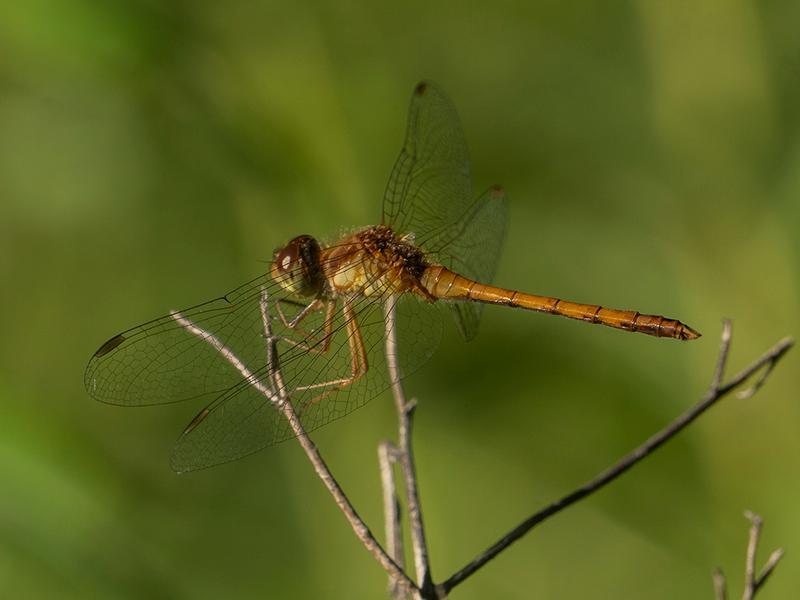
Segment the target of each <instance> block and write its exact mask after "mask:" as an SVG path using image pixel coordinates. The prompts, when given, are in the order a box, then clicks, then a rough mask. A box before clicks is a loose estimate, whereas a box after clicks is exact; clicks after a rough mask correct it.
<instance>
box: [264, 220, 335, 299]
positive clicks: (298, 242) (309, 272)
mask: <svg viewBox="0 0 800 600" xmlns="http://www.w3.org/2000/svg"><path fill="white" fill-rule="evenodd" d="M320 251H321V250H320V246H319V242H317V240H316V239H314V238H313V237H311V236H310V235H300V236H297V237H296V238H294V239H293V240H292V241H290V242H289V243H288V244H286V245H285V246H284V247H283V248H278V249H277V250H275V253H274V254H273V256H272V267H271V269H270V274H271V275H272V279H273V280H275V282H276V283H278V284H279V285H280V286H281V287H282V288H283V289H284V290H286V291H287V292H291V293H292V294H294V295H296V296H301V297H309V296H319V295H320V294H321V293H322V290H323V288H324V284H325V278H324V276H323V274H322V268H321V266H320Z"/></svg>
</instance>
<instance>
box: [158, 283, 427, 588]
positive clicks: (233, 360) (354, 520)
mask: <svg viewBox="0 0 800 600" xmlns="http://www.w3.org/2000/svg"><path fill="white" fill-rule="evenodd" d="M268 309H269V306H268V298H267V291H266V289H263V288H262V290H261V319H262V323H263V326H264V338H265V340H266V342H267V364H268V366H269V369H268V370H269V380H270V385H271V386H272V387H273V388H274V389H270V388H269V387H267V385H266V384H265V383H264V382H262V381H261V380H259V378H258V377H255V376H254V375H253V374H252V373H251V372H250V370H249V369H248V368H247V367H246V366H245V364H244V362H243V361H242V360H240V359H239V358H238V357H237V356H236V354H235V353H234V352H233V351H232V350H230V349H229V348H227V347H226V346H225V345H224V344H223V343H222V342H221V341H220V340H219V339H218V338H217V337H216V336H214V335H213V334H212V333H210V332H207V331H205V330H203V329H201V328H200V327H198V326H197V325H196V324H195V323H193V322H192V321H190V320H189V319H186V318H185V317H184V316H183V315H181V314H180V313H177V312H174V313H173V318H174V319H175V321H176V322H178V323H179V324H180V325H181V326H182V327H183V328H184V329H186V330H187V331H188V332H189V333H192V334H193V335H196V336H198V337H199V338H200V339H202V340H203V341H205V342H206V343H208V344H210V345H211V346H212V347H214V348H215V349H216V350H217V351H218V352H219V353H220V355H222V356H223V357H224V358H225V359H226V360H227V361H228V362H229V363H230V364H231V365H232V366H233V367H234V368H235V369H237V370H238V371H239V372H240V373H241V375H242V377H244V378H245V380H247V381H249V382H251V384H252V385H253V387H255V388H256V389H258V391H259V392H261V394H262V395H264V397H265V398H266V399H267V400H268V401H269V402H270V403H272V404H273V405H274V406H275V408H276V409H277V410H280V411H281V413H282V414H283V416H284V418H285V419H286V420H287V422H288V423H289V426H290V427H291V429H292V432H293V433H294V434H295V436H296V437H297V440H298V442H300V446H301V447H302V448H303V451H304V452H305V453H306V456H307V457H308V460H309V461H310V462H311V465H312V466H313V467H314V471H315V472H316V473H317V476H318V477H319V478H320V480H321V481H322V483H323V484H324V485H325V487H326V488H328V491H329V492H330V494H331V496H333V499H334V502H336V505H337V506H338V507H339V509H340V510H341V511H342V514H344V516H345V518H346V519H347V521H348V522H349V523H350V526H351V527H352V529H353V531H354V532H355V534H356V537H358V539H359V540H361V543H362V544H363V545H364V547H365V548H366V549H367V551H368V552H369V553H370V554H372V556H373V557H374V558H375V560H376V561H378V563H379V564H380V565H381V566H382V567H383V568H384V570H385V571H386V572H387V573H388V574H389V576H390V577H392V578H393V579H395V580H396V581H397V582H398V585H400V586H402V588H403V589H404V590H405V591H406V593H408V594H411V595H412V596H413V597H414V598H420V590H419V588H418V587H417V586H416V584H415V583H414V582H413V581H412V580H411V579H410V578H409V577H408V575H406V573H405V572H404V571H403V569H402V568H400V567H399V566H398V565H397V563H395V562H394V560H392V558H391V557H390V556H389V555H388V554H387V553H386V551H385V550H384V549H383V548H382V547H381V545H380V544H379V543H378V541H377V540H376V539H375V536H373V535H372V532H371V531H370V529H369V527H367V524H366V523H364V521H363V519H362V518H361V517H360V516H359V514H358V513H357V512H356V509H355V508H354V507H353V505H352V504H351V503H350V500H349V499H348V498H347V496H346V495H345V493H344V491H343V490H342V488H341V487H340V486H339V484H338V482H337V481H336V479H335V478H334V477H333V474H332V473H331V471H330V469H329V468H328V465H327V464H325V461H324V460H323V459H322V456H321V455H320V454H319V451H318V450H317V447H316V446H315V445H314V442H312V441H311V438H309V437H308V434H307V433H306V431H305V428H304V427H303V425H302V423H301V422H300V418H299V417H298V416H297V413H296V412H295V410H294V406H292V403H291V402H290V400H289V397H288V395H287V391H286V386H285V385H284V381H283V376H282V374H281V370H280V360H279V354H278V350H277V339H276V338H275V337H273V335H272V330H271V327H270V316H269V314H268Z"/></svg>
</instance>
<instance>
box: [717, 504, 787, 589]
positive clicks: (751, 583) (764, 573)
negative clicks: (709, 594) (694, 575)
mask: <svg viewBox="0 0 800 600" xmlns="http://www.w3.org/2000/svg"><path fill="white" fill-rule="evenodd" d="M744 516H745V517H747V519H749V521H750V536H749V539H748V542H747V555H746V558H745V566H744V591H743V592H742V600H753V598H755V597H756V594H757V593H758V592H759V591H760V590H761V588H762V587H763V586H764V584H765V583H766V582H767V579H768V578H769V576H770V575H772V572H773V571H774V570H775V567H776V566H778V562H779V561H780V560H781V558H783V548H778V549H777V550H775V551H774V552H773V553H772V554H770V555H769V558H768V559H767V562H766V563H765V564H764V568H763V569H761V572H760V573H759V574H758V576H756V550H757V549H758V540H759V538H760V537H761V527H762V526H763V524H764V521H763V519H762V518H761V517H760V516H758V515H757V514H755V513H754V512H751V511H749V510H746V511H744ZM712 577H713V579H714V591H715V599H716V600H726V592H725V575H724V574H723V573H722V569H720V568H719V567H717V568H716V569H714V572H713V573H712Z"/></svg>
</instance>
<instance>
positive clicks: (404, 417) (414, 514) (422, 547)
mask: <svg viewBox="0 0 800 600" xmlns="http://www.w3.org/2000/svg"><path fill="white" fill-rule="evenodd" d="M396 303H397V297H395V296H392V297H390V298H389V299H388V300H387V301H386V303H385V305H384V307H385V309H384V312H385V323H386V367H387V369H388V371H389V378H390V379H391V382H392V394H393V396H394V402H395V407H396V408H397V420H398V436H399V440H398V448H397V451H398V458H399V462H400V466H401V467H402V471H403V480H404V482H405V487H406V490H405V491H406V505H407V508H408V522H409V529H410V531H411V544H412V547H413V550H414V567H415V571H416V574H417V585H418V586H419V588H420V589H421V591H422V596H423V597H424V598H430V597H435V596H434V595H433V594H434V593H435V592H434V587H433V579H432V577H431V570H430V564H429V561H428V546H427V542H426V540H425V528H424V526H423V524H422V509H421V507H420V501H419V491H418V489H417V474H416V470H415V467H414V453H413V449H412V443H411V431H412V424H413V416H414V409H415V408H416V401H415V400H411V401H410V402H407V401H406V398H405V393H404V391H403V386H402V384H401V382H400V378H401V373H400V367H399V365H398V363H397V315H396V312H395V306H396Z"/></svg>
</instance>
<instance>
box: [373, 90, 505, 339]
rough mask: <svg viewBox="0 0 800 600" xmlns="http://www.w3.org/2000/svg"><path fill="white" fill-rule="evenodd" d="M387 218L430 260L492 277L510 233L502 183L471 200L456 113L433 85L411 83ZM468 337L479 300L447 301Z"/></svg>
mask: <svg viewBox="0 0 800 600" xmlns="http://www.w3.org/2000/svg"><path fill="white" fill-rule="evenodd" d="M383 222H384V223H385V224H388V225H390V226H391V227H392V228H393V229H394V230H395V231H397V232H399V233H413V234H414V239H415V243H416V244H417V245H418V246H420V247H421V248H422V249H423V250H425V251H426V253H427V254H428V257H429V258H430V260H431V261H433V262H438V263H441V264H443V265H445V266H446V267H448V268H450V269H453V270H455V271H457V272H459V273H460V274H462V275H464V276H465V277H469V278H471V279H476V280H478V281H480V282H482V283H490V282H491V279H492V277H494V273H495V271H496V268H497V262H498V260H499V257H500V252H501V250H502V245H503V241H504V239H505V232H506V223H507V202H506V198H505V194H504V192H503V191H502V190H501V189H500V188H497V187H495V188H491V189H490V190H488V191H487V192H486V193H484V194H483V195H482V196H480V197H479V198H477V199H473V196H472V183H471V180H470V174H469V158H468V156H467V146H466V142H465V141H464V134H463V132H462V130H461V125H460V123H459V120H458V114H457V113H456V109H455V107H454V106H453V104H452V102H451V101H450V100H449V99H448V98H447V96H446V95H445V94H444V92H442V91H441V90H440V89H439V88H438V87H437V86H436V84H434V83H432V82H429V81H423V82H422V83H420V84H418V85H417V87H416V88H415V89H414V93H413V94H412V96H411V106H410V108H409V116H408V126H407V130H406V139H405V143H404V145H403V149H402V151H401V152H400V156H399V157H398V159H397V162H396V163H395V166H394V169H393V170H392V173H391V175H390V177H389V183H388V185H387V187H386V193H385V195H384V200H383ZM450 306H451V308H452V309H453V314H454V316H455V318H456V323H457V325H458V327H459V330H460V331H461V333H462V335H463V336H464V337H465V338H466V339H471V338H472V337H474V335H475V333H476V331H477V326H478V322H479V320H480V314H481V307H480V306H479V305H475V306H473V303H454V304H451V305H450Z"/></svg>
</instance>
